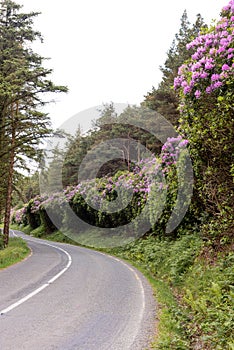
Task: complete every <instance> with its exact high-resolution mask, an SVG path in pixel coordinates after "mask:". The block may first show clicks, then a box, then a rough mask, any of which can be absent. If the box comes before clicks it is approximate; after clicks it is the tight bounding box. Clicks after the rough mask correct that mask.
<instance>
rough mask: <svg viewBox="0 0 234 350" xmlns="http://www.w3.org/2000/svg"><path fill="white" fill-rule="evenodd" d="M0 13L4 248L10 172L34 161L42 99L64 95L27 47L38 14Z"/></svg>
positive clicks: (45, 123)
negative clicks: (48, 96) (45, 94)
mask: <svg viewBox="0 0 234 350" xmlns="http://www.w3.org/2000/svg"><path fill="white" fill-rule="evenodd" d="M0 4H1V8H0V49H1V50H0V160H1V162H2V163H3V169H4V171H5V173H6V175H7V179H6V183H5V184H3V186H2V187H3V189H2V190H3V193H4V195H5V196H6V200H5V212H4V230H3V232H4V244H5V246H6V245H7V244H8V237H9V220H10V208H11V196H12V190H13V176H14V169H15V168H16V167H17V168H22V167H25V164H26V163H27V158H29V159H35V160H38V159H39V158H40V151H39V144H40V141H41V139H42V138H43V137H46V136H48V135H49V134H50V133H51V132H52V130H51V128H50V120H49V117H48V115H47V114H46V113H43V112H41V111H39V107H41V106H43V105H45V103H46V101H44V100H42V94H44V93H48V92H66V91H67V88H66V87H63V86H56V85H54V84H53V83H52V81H50V80H49V79H48V76H49V75H50V73H51V72H52V70H51V69H45V68H43V66H42V63H43V60H44V58H43V57H41V56H39V55H38V54H36V53H34V52H33V51H32V49H31V48H30V44H31V43H32V42H33V41H35V40H37V39H39V40H42V38H41V34H40V33H39V32H37V31H35V30H34V29H33V19H34V18H35V17H36V16H37V15H38V14H39V13H35V12H32V13H28V14H25V13H22V12H20V9H21V6H20V5H18V4H16V3H15V2H13V1H11V0H3V1H1V3H0Z"/></svg>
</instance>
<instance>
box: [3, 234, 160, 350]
mask: <svg viewBox="0 0 234 350" xmlns="http://www.w3.org/2000/svg"><path fill="white" fill-rule="evenodd" d="M15 234H17V235H19V236H21V237H23V238H24V239H25V240H27V242H28V245H29V247H30V248H31V250H32V254H31V255H30V256H29V257H28V258H27V259H25V260H24V261H23V262H21V263H18V264H16V265H14V266H11V267H9V268H7V269H5V270H1V271H0V349H1V350H29V349H30V350H38V349H42V350H52V349H53V350H54V349H59V350H143V349H146V348H147V347H148V346H149V344H150V341H151V340H152V336H153V334H154V328H155V319H154V318H155V302H154V298H153V295H152V290H151V287H150V286H149V284H148V282H147V281H146V280H145V278H144V277H143V276H142V275H141V273H140V272H139V271H137V270H136V269H134V268H133V267H131V266H130V265H128V264H127V263H125V262H123V261H121V260H119V259H117V258H114V257H111V256H109V255H106V254H102V253H100V252H96V251H93V250H89V249H86V248H81V247H77V246H72V245H68V244H60V243H54V242H48V241H45V240H39V239H36V238H32V237H29V236H26V235H24V234H22V233H20V232H17V231H15Z"/></svg>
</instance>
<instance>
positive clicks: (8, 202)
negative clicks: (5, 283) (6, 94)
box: [3, 111, 17, 248]
mask: <svg viewBox="0 0 234 350" xmlns="http://www.w3.org/2000/svg"><path fill="white" fill-rule="evenodd" d="M16 113H17V111H16ZM13 114H14V112H13V111H12V130H11V145H10V154H9V158H10V159H9V168H8V169H9V172H8V180H7V193H6V204H5V215H4V227H3V241H4V247H5V248H6V247H7V246H8V242H9V228H10V217H11V195H12V190H13V185H12V184H13V174H14V162H15V142H16V140H15V131H16V130H15V120H14V115H13Z"/></svg>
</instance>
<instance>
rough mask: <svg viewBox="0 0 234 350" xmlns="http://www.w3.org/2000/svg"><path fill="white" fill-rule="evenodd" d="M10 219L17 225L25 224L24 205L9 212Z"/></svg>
mask: <svg viewBox="0 0 234 350" xmlns="http://www.w3.org/2000/svg"><path fill="white" fill-rule="evenodd" d="M11 221H12V223H14V224H17V225H24V226H25V225H27V216H26V207H23V208H21V209H19V210H17V211H13V212H12V213H11Z"/></svg>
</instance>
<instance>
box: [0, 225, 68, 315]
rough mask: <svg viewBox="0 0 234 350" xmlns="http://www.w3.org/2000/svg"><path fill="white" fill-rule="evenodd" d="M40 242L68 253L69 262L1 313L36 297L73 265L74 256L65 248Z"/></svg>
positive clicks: (2, 313)
mask: <svg viewBox="0 0 234 350" xmlns="http://www.w3.org/2000/svg"><path fill="white" fill-rule="evenodd" d="M11 232H12V233H13V236H15V237H19V236H18V235H17V234H15V233H14V231H12V230H11ZM25 240H27V241H29V242H35V241H34V240H31V239H28V238H25ZM36 243H38V244H42V245H47V246H49V247H52V248H55V249H57V250H60V251H62V252H63V253H64V254H66V255H67V257H68V263H67V265H66V267H65V268H63V269H62V270H61V271H60V272H59V273H57V274H56V275H55V276H54V277H52V278H51V279H50V280H49V281H48V282H47V283H45V284H43V285H42V286H41V287H39V288H37V289H35V290H34V291H33V292H31V293H29V294H28V295H26V296H25V297H23V298H22V299H20V300H18V301H17V302H15V303H14V304H12V305H10V306H8V307H7V308H6V309H4V310H1V311H0V315H5V314H6V313H8V312H10V311H11V310H13V309H15V308H16V307H17V306H19V305H21V304H23V303H25V302H26V301H27V300H29V299H31V298H32V297H34V296H35V295H37V294H38V293H40V292H41V291H42V290H44V289H45V288H47V287H49V286H50V285H51V284H52V283H53V282H54V281H56V280H57V279H58V278H59V277H60V276H62V275H63V274H64V273H65V272H66V271H67V270H68V269H69V267H70V266H71V264H72V257H71V255H70V254H69V253H68V252H67V251H66V250H65V249H63V248H60V247H56V246H54V245H52V244H49V243H45V242H36Z"/></svg>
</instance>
